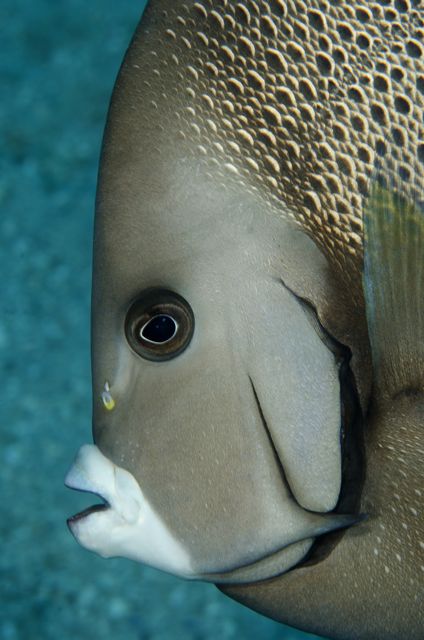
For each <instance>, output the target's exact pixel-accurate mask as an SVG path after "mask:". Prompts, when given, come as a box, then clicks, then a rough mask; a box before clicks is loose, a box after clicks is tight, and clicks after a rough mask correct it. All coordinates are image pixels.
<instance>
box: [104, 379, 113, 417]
mask: <svg viewBox="0 0 424 640" xmlns="http://www.w3.org/2000/svg"><path fill="white" fill-rule="evenodd" d="M101 399H102V402H103V405H104V407H105V409H106V410H107V411H112V410H113V409H114V408H115V400H114V399H113V396H112V394H111V392H110V386H109V382H107V381H106V382H105V386H104V387H103V391H102V393H101Z"/></svg>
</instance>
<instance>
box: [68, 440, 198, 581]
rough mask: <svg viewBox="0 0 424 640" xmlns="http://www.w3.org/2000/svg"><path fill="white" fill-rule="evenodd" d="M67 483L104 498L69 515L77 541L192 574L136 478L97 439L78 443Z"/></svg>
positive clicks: (112, 554)
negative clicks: (106, 454) (101, 446)
mask: <svg viewBox="0 0 424 640" xmlns="http://www.w3.org/2000/svg"><path fill="white" fill-rule="evenodd" d="M65 485H66V486H67V487H69V488H70V489H75V490H77V491H82V492H84V493H92V494H94V495H96V496H98V497H99V498H101V500H103V503H102V504H95V505H93V506H91V507H88V508H87V509H84V510H83V511H81V512H79V513H77V514H75V515H74V516H72V517H71V518H69V519H68V520H67V522H68V526H69V528H70V530H71V533H72V535H73V536H74V537H75V539H76V540H77V542H79V544H81V546H83V547H85V548H86V549H88V550H90V551H94V552H95V553H98V554H99V555H101V556H102V557H104V558H110V557H125V558H129V559H130V560H135V561H137V562H143V563H144V564H148V565H150V566H154V567H156V568H157V569H161V570H163V571H166V572H168V573H174V574H175V575H179V576H182V577H192V576H193V570H192V566H191V561H190V557H189V555H188V553H187V552H186V551H185V549H184V548H183V547H182V545H181V544H180V543H179V541H178V540H176V539H175V538H174V537H173V535H172V533H171V532H170V531H169V530H168V529H167V527H166V526H165V524H164V523H163V522H162V521H161V519H160V517H159V516H158V515H157V514H156V513H155V512H154V510H153V509H152V508H151V506H150V504H149V502H148V500H147V499H146V498H145V496H144V494H143V492H142V490H141V489H140V486H139V484H138V482H137V481H136V479H135V478H134V477H133V476H132V475H131V473H129V472H128V471H126V470H125V469H123V468H122V467H118V466H117V465H115V464H114V463H113V462H112V461H111V460H109V459H108V458H106V456H104V455H103V454H102V453H101V451H100V449H99V448H98V447H97V446H96V445H88V444H87V445H83V446H82V447H81V449H80V450H79V452H78V454H77V456H76V458H75V461H74V463H73V465H72V466H71V468H70V470H69V472H68V474H67V475H66V478H65Z"/></svg>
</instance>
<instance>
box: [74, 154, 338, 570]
mask: <svg viewBox="0 0 424 640" xmlns="http://www.w3.org/2000/svg"><path fill="white" fill-rule="evenodd" d="M135 153H136V155H137V152H136V151H135ZM299 252H300V255H302V256H303V259H304V264H305V272H307V271H308V270H310V269H311V268H313V267H314V265H316V266H317V267H318V266H320V265H321V264H322V257H321V255H320V254H319V252H318V250H317V249H316V248H315V247H314V245H313V244H312V242H311V241H310V240H308V239H307V238H306V237H305V236H303V235H302V234H301V233H300V232H299V231H295V230H293V229H292V228H290V227H289V226H288V225H287V223H285V222H283V221H282V220H281V219H279V218H278V217H277V216H275V215H274V216H271V215H270V214H269V212H267V210H266V206H265V204H264V202H263V201H262V200H261V198H260V196H259V195H258V196H256V195H252V194H249V193H247V191H244V190H242V189H241V188H237V187H234V186H233V187H231V188H228V189H223V188H222V185H221V183H220V181H218V180H217V181H214V179H213V176H211V175H206V173H205V172H203V171H202V169H201V168H200V166H199V165H196V164H195V163H193V161H192V160H187V159H185V158H184V156H183V155H182V154H181V153H179V149H178V144H170V145H169V149H167V150H166V151H165V153H164V151H163V149H162V153H161V154H159V153H157V152H156V151H155V150H154V149H153V150H152V152H151V154H149V158H148V160H147V159H145V158H142V156H141V155H138V156H137V157H131V153H130V154H129V155H128V156H127V160H126V162H124V163H122V158H121V157H120V155H119V154H114V151H113V145H111V147H110V148H109V154H108V156H107V162H106V163H105V164H104V166H103V171H102V177H101V183H100V196H99V201H98V211H97V222H96V234H95V267H94V291H93V373H94V378H93V394H94V439H95V443H96V445H97V446H98V447H99V448H100V451H101V452H102V453H103V454H104V456H106V458H107V459H108V460H110V461H111V462H112V463H113V464H114V465H117V466H118V467H122V468H123V469H125V470H126V471H128V472H130V474H132V476H133V478H134V479H135V480H136V482H137V483H138V485H139V487H140V488H141V491H142V493H143V496H144V499H145V501H146V502H147V504H148V508H151V509H153V511H154V512H155V514H156V516H157V518H158V520H159V521H160V523H161V525H160V526H161V527H162V526H163V527H164V528H165V529H166V532H167V536H168V535H169V536H170V538H172V540H173V541H177V542H178V544H179V545H181V547H182V549H183V551H184V554H183V555H184V558H185V560H184V562H183V561H182V563H181V565H178V562H174V559H173V558H171V557H170V556H171V555H172V553H173V551H172V549H171V548H170V547H169V545H168V546H167V545H166V544H165V543H164V544H165V546H167V549H168V550H166V549H162V551H161V552H160V557H161V559H160V561H159V562H158V561H156V560H155V557H154V554H153V553H151V552H150V551H149V542H147V543H143V544H146V548H143V549H142V550H140V553H137V552H134V550H133V549H134V547H133V538H131V540H132V541H131V545H130V546H131V550H129V548H128V549H127V548H126V546H125V545H126V544H127V542H125V540H126V538H125V536H123V538H124V541H123V542H122V541H121V538H120V542H119V544H117V545H115V546H114V545H113V544H112V545H110V544H109V542H110V540H109V541H108V543H107V545H109V546H107V545H106V546H107V549H106V547H101V546H99V545H100V543H98V542H97V543H93V544H91V543H90V545H88V544H87V543H86V542H84V539H83V536H82V535H77V537H79V538H80V539H81V541H82V542H83V544H86V546H90V548H94V549H95V550H97V551H99V552H100V553H103V554H105V555H116V554H118V555H124V556H125V555H127V556H129V557H136V558H137V559H141V560H143V561H145V562H148V563H150V564H153V565H155V566H159V567H160V568H164V569H166V570H170V571H172V572H174V573H179V574H182V575H188V576H189V577H205V578H207V579H212V580H213V579H216V577H217V576H216V575H215V576H214V575H213V574H217V573H218V574H222V573H226V574H227V575H225V576H221V577H220V580H221V581H240V580H246V579H259V578H263V577H265V576H269V575H275V574H276V573H280V572H281V571H284V570H286V569H288V568H289V567H290V566H292V565H293V564H295V563H297V562H299V561H300V560H301V559H302V558H303V557H304V556H305V554H306V553H307V551H308V550H309V548H310V546H311V544H312V541H313V539H314V538H315V537H316V535H318V534H320V533H322V532H324V531H326V530H329V529H332V528H334V527H336V526H339V525H340V522H339V521H338V520H337V517H335V516H329V515H328V516H324V515H319V514H322V513H324V512H327V511H329V510H332V509H333V508H334V507H335V505H336V503H337V500H338V496H339V491H340V485H341V451H340V428H341V417H340V385H339V372H338V364H337V362H336V358H335V356H334V354H333V352H332V351H331V350H330V349H329V348H328V346H327V345H326V344H325V343H324V342H323V340H322V339H321V337H320V335H319V332H318V331H317V330H316V328H314V326H313V323H311V321H310V319H309V318H308V315H307V314H306V313H305V310H304V308H303V306H302V304H301V303H300V301H299V300H298V299H297V298H296V297H295V295H294V294H293V293H292V292H291V291H290V290H288V289H287V288H286V286H285V285H284V284H283V282H282V280H281V277H282V273H283V266H282V257H284V259H285V261H286V262H289V263H290V256H294V255H295V254H296V255H297V257H298V256H299ZM163 290H167V291H169V292H171V294H166V293H165V294H164V293H163ZM146 292H147V293H146ZM172 294H177V295H178V296H181V297H182V299H183V301H185V302H183V304H182V307H183V310H184V309H188V308H189V309H191V310H192V314H193V318H194V330H193V334H192V337H191V339H190V335H189V334H190V331H188V334H187V335H188V338H187V337H186V338H184V331H185V329H184V326H183V325H184V324H185V323H186V324H187V323H188V324H190V323H191V320H190V318H189V320H187V317H186V318H185V320H184V318H183V320H181V317H179V316H178V304H180V302H179V299H177V300H175V296H174V297H173V295H172ZM146 295H147V302H146ZM167 295H168V296H169V299H167ZM168 303H172V304H176V305H177V306H176V307H175V308H176V309H177V313H176V316H175V314H174V320H175V324H173V325H172V327H173V328H172V330H169V331H170V333H168V335H167V337H171V347H172V340H175V341H176V343H177V346H178V344H179V334H178V332H179V331H182V337H181V339H182V340H184V339H186V340H187V342H188V344H187V346H186V348H185V349H184V350H183V351H182V352H181V353H177V355H175V356H174V355H173V354H172V348H171V353H170V354H169V359H165V360H163V361H152V359H151V358H150V356H149V353H148V349H149V344H148V343H146V341H144V347H143V345H140V349H139V348H138V345H137V339H139V337H140V332H141V333H143V331H144V330H145V329H143V326H144V327H146V326H147V325H146V322H147V321H146V318H147V319H148V318H149V317H152V316H158V315H159V316H160V314H161V309H165V312H166V314H167V320H166V322H168V326H169V323H171V324H172V322H173V320H172V318H173V312H172V307H169V306H168V307H166V304H168ZM161 304H162V305H165V307H161V306H160V305H161ZM155 305H156V306H155ZM157 305H159V306H157ZM152 309H153V311H151V310H152ZM169 309H171V311H169ZM128 313H129V314H130V315H129V316H128ZM149 313H150V316H149ZM143 314H144V315H143ZM146 314H147V315H146ZM138 315H139V316H140V318H138ZM162 319H163V318H162ZM176 324H179V326H180V328H179V329H176V331H175V328H176ZM151 328H152V326H151V325H150V329H151ZM191 328H192V329H193V327H191ZM148 330H149V329H146V331H148ZM131 331H133V334H131ZM174 332H175V333H176V335H175V338H172V334H173V333H174ZM146 335H149V334H148V333H147V334H146ZM150 338H153V340H155V339H156V338H157V336H156V338H155V334H154V333H153V334H150ZM156 341H157V342H159V344H156V345H154V349H155V350H156V351H155V353H156V354H157V353H159V354H160V353H161V350H162V351H166V350H167V349H168V348H170V347H169V344H168V346H166V343H165V344H164V345H161V344H160V339H157V340H156ZM141 342H143V341H141ZM146 344H147V352H146V351H143V348H144V349H146ZM146 355H147V358H146V357H145V356H146ZM105 383H107V389H109V393H108V396H107V397H108V398H109V399H110V402H109V403H108V402H106V406H105V402H104V397H105V396H104V394H103V399H102V392H103V391H104V389H105ZM112 399H113V403H114V407H113V409H112V410H110V409H111V403H112ZM90 474H91V475H92V474H93V472H92V471H90V472H89V473H88V475H90ZM92 490H95V492H97V493H100V494H102V489H101V488H99V487H98V486H97V485H96V488H92ZM102 495H103V496H104V497H108V495H109V494H108V495H106V496H105V492H104V491H103V494H102ZM109 502H111V500H110V499H109ZM311 512H317V513H311ZM103 516H104V513H101V512H97V513H94V514H91V515H90V516H88V517H87V518H86V520H90V519H91V520H93V521H94V519H95V518H96V517H97V518H102V517H103ZM99 522H100V520H99ZM155 522H156V521H155ZM78 526H81V522H79V525H78ZM105 526H109V525H105ZM137 526H138V525H137ZM145 526H146V527H148V526H150V525H147V524H146V525H145ZM155 526H156V525H155ZM93 535H94V534H93ZM102 535H103V537H104V535H105V534H104V533H103V534H102ZM115 535H118V534H115V533H113V532H112V530H111V529H110V528H109V529H108V531H107V535H106V537H108V536H109V538H110V539H111V538H113V536H115ZM119 535H121V534H119ZM152 535H153V532H152ZM96 536H97V534H96ZM100 537H102V536H100ZM147 538H149V536H148V535H147ZM167 540H168V538H167ZM96 544H97V548H96ZM140 544H141V543H140ZM171 546H172V545H171ZM286 547H287V548H286ZM283 548H285V549H284V551H282V552H281V553H278V554H277V555H276V556H274V557H273V558H271V559H268V560H264V558H265V557H267V556H270V555H272V554H276V553H277V552H280V551H281V549H283ZM110 549H112V551H111V550H110ZM168 555H169V557H168ZM174 555H175V554H174ZM258 561H262V562H260V563H259V565H255V566H254V567H251V568H248V569H240V568H241V567H245V566H246V565H251V564H253V563H257V562H258ZM228 572H231V573H228Z"/></svg>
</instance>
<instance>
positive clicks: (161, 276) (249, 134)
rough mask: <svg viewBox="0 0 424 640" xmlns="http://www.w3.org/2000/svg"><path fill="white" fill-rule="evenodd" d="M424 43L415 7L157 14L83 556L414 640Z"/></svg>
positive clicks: (142, 55)
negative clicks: (117, 560)
mask: <svg viewBox="0 0 424 640" xmlns="http://www.w3.org/2000/svg"><path fill="white" fill-rule="evenodd" d="M423 28H424V10H423V7H422V6H421V3H420V2H419V1H418V0H415V1H414V2H407V1H405V2H403V1H402V2H400V1H396V2H394V3H392V2H389V3H384V4H383V3H382V4H379V3H377V2H372V3H363V2H357V3H353V2H343V1H342V2H338V3H329V2H327V1H326V0H319V1H318V0H316V1H311V2H308V3H306V2H303V1H302V0H298V1H296V2H293V1H290V0H287V1H286V2H285V1H283V0H272V1H270V2H265V1H263V2H253V1H250V0H245V1H244V2H230V1H228V0H209V1H206V0H204V1H203V2H192V1H190V2H180V1H175V2H172V3H170V2H168V1H166V0H152V1H151V2H150V3H149V5H148V7H147V10H146V13H145V15H144V16H143V19H142V21H141V24H140V26H139V28H138V29H137V31H136V34H135V36H134V38H133V41H132V43H131V45H130V47H129V49H128V52H127V54H126V57H125V60H124V63H123V66H122V68H121V71H120V74H119V76H118V79H117V82H116V86H115V90H114V94H113V98H112V102H111V107H110V111H109V116H108V123H107V127H106V132H105V138H104V143H103V151H102V159H101V167H100V174H99V185H98V195H97V203H96V223H95V241H94V272H93V331H92V336H93V431H94V441H95V445H86V446H85V447H83V448H82V449H81V451H80V453H79V454H78V456H77V458H76V461H75V463H74V465H73V466H72V468H71V470H70V472H69V474H68V476H67V480H66V482H67V484H68V485H69V486H71V487H73V488H76V489H80V490H85V491H92V492H93V493H96V494H98V495H100V496H102V497H103V499H104V500H105V501H106V506H103V507H99V508H95V509H92V510H89V511H86V512H83V513H82V514H78V515H77V516H75V517H74V518H72V519H71V521H70V526H71V529H72V531H73V533H74V535H75V536H76V538H77V539H78V540H79V541H80V542H81V543H82V544H83V545H84V546H86V547H87V548H90V549H92V550H94V551H96V552H98V553H100V554H102V555H104V556H107V557H108V556H112V555H121V556H124V557H129V558H132V559H135V560H138V561H142V562H146V563H148V564H151V565H152V566H156V567H158V568H160V569H163V570H165V571H169V572H171V573H174V574H176V575H180V576H182V577H185V578H190V579H202V580H208V581H211V582H214V583H216V584H218V585H219V587H220V588H221V589H222V590H223V591H224V592H226V593H227V594H228V595H230V596H231V597H233V598H235V599H237V600H239V601H241V602H243V603H244V604H247V605H248V606H250V607H252V608H253V609H255V610H258V611H260V612H262V613H264V614H266V615H268V616H270V617H272V618H274V619H277V620H281V621H283V622H287V623H289V624H292V625H294V626H297V627H299V628H302V629H305V630H308V631H313V632H317V633H321V634H325V635H327V636H329V637H331V638H336V639H337V638H339V639H340V640H343V639H346V640H348V639H353V638H358V637H360V638H361V639H362V640H374V639H377V638H378V639H380V640H391V639H395V638H396V639H397V638H399V637H403V636H405V634H406V633H407V635H408V637H409V638H411V639H412V640H418V639H420V638H422V637H423V635H424V619H423V609H424V608H423V606H422V604H423V603H422V600H423V588H424V525H423V517H422V506H423V504H422V503H423V498H422V491H423V490H424V482H423V480H424V478H423V465H422V456H423V448H424V445H423V440H424V436H423V432H424V414H423V395H422V392H423V389H422V387H423V383H424V375H423V371H422V365H421V362H422V358H421V349H422V347H421V345H422V344H424V342H423V341H422V340H421V338H423V339H424V336H423V329H424V324H423V322H424V314H422V304H421V295H420V291H421V289H420V287H421V281H422V277H421V264H422V258H423V256H424V254H423V253H422V251H421V249H422V246H424V245H422V244H421V241H422V238H423V237H424V234H423V233H422V230H421V226H422V222H421V217H422V200H423V197H422V196H423V184H424V177H423V142H422V140H423V138H424V135H423V107H424V97H423V91H424V72H423V60H424V52H423V45H422V32H423ZM376 166H377V167H378V169H377V173H375V167H376ZM370 184H371V189H370ZM373 185H374V186H373ZM399 220H408V221H409V222H408V224H405V225H403V226H402V224H400V223H399ZM364 237H365V244H364ZM364 265H365V269H364ZM381 265H383V267H381ZM411 300H412V301H414V302H413V303H411ZM394 345H397V346H396V347H394ZM423 355H424V354H423Z"/></svg>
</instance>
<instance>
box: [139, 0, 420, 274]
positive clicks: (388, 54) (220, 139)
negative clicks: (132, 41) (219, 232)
mask: <svg viewBox="0 0 424 640" xmlns="http://www.w3.org/2000/svg"><path fill="white" fill-rule="evenodd" d="M155 7H156V4H155V3H153V4H152V10H155ZM165 7H166V8H165ZM148 16H149V8H148V9H147V15H146V18H145V20H149V17H148ZM154 19H155V20H157V18H156V17H155V18H154ZM159 20H160V27H159V28H158V25H157V24H156V23H155V40H154V45H155V46H154V50H151V52H150V56H146V57H145V59H144V65H146V67H149V66H151V65H153V66H154V74H153V76H151V77H150V79H149V85H150V86H149V89H150V92H151V97H150V100H151V102H152V105H153V106H155V105H156V107H157V106H158V104H157V102H158V99H159V100H160V101H161V102H160V110H161V114H163V117H164V118H165V121H163V120H162V124H161V126H162V127H165V128H166V126H167V117H168V118H169V119H171V120H174V122H175V123H176V124H175V126H177V127H178V129H179V134H180V136H181V138H183V139H187V140H189V141H190V148H191V149H193V145H192V143H193V141H194V142H195V143H196V145H195V147H194V153H196V155H199V152H200V154H201V158H202V162H203V163H204V164H206V165H210V166H213V167H214V175H216V171H215V169H216V167H220V168H221V170H222V172H223V182H224V181H225V182H227V178H228V174H231V179H232V180H234V181H238V182H240V183H242V184H243V185H244V186H245V188H246V189H252V190H260V191H261V193H262V194H263V195H264V196H265V197H266V198H267V199H268V200H270V203H271V204H272V206H273V207H275V208H277V209H280V208H281V204H283V205H284V206H285V211H286V212H287V211H288V212H289V215H291V216H292V217H293V218H294V219H295V220H297V221H298V222H299V223H300V224H301V225H302V227H303V228H305V229H306V230H307V231H308V232H309V233H310V234H311V235H313V237H314V239H315V241H317V242H318V243H319V244H320V246H321V247H322V248H323V250H324V251H325V253H326V255H327V256H328V257H329V258H330V259H331V260H332V261H333V262H335V263H336V264H337V265H339V267H340V268H341V271H342V273H343V274H344V276H345V277H347V278H349V279H350V280H352V279H353V280H354V281H355V282H356V283H357V282H358V281H359V279H358V274H359V272H360V269H361V264H362V213H361V212H362V209H363V200H364V197H365V196H366V194H367V190H368V183H369V178H370V174H371V171H372V168H373V166H374V163H375V161H376V159H377V158H378V157H379V156H384V155H385V154H386V153H387V151H388V148H389V147H390V153H391V154H392V155H393V160H394V161H396V162H397V163H398V164H400V166H401V167H402V171H403V175H404V177H405V179H406V180H407V179H408V178H409V177H410V176H412V175H414V174H415V175H417V174H418V175H419V174H420V173H422V172H423V160H424V125H423V108H424V74H423V59H424V46H423V33H424V12H423V7H422V3H421V2H419V1H415V2H407V1H396V2H391V1H390V2H384V3H383V2H381V3H378V2H354V3H352V2H346V1H345V2H337V3H330V2H327V1H325V0H319V1H318V0H314V1H311V2H308V3H304V2H302V1H296V2H283V1H278V2H277V1H273V2H216V1H212V0H210V1H209V2H208V1H206V0H205V1H203V2H195V3H183V2H174V3H172V5H170V3H166V4H164V11H163V13H162V15H161V16H160V18H159ZM146 29H148V27H146ZM142 31H143V30H142ZM145 36H147V34H144V33H143V32H141V33H140V34H139V36H138V37H140V38H144V37H145ZM147 40H148V38H147ZM146 46H148V47H151V45H150V43H149V44H146ZM165 96H166V100H167V101H168V102H169V108H168V109H166V108H164V101H165ZM146 97H147V96H145V97H144V99H145V98H146Z"/></svg>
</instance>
